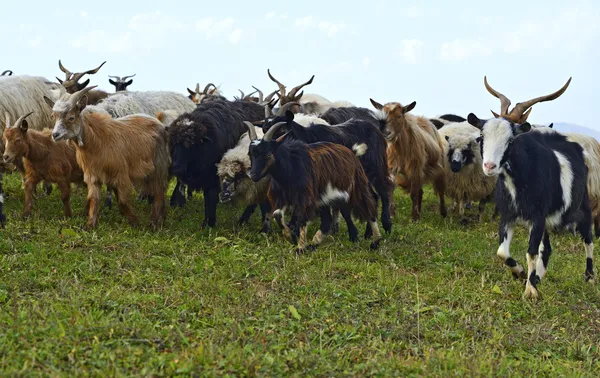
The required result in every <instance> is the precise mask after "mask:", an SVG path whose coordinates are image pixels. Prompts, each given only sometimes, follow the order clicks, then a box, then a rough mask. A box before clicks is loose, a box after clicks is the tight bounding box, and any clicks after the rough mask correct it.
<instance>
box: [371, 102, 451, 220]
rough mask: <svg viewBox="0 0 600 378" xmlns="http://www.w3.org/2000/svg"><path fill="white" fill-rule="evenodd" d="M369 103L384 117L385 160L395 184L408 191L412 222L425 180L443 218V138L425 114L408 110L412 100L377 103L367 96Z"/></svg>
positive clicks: (418, 213)
mask: <svg viewBox="0 0 600 378" xmlns="http://www.w3.org/2000/svg"><path fill="white" fill-rule="evenodd" d="M371 104H373V106H374V107H375V109H377V110H379V111H380V112H381V114H380V115H379V118H380V119H382V120H385V121H386V128H385V135H386V138H387V140H388V148H387V157H388V164H389V166H390V168H391V170H392V173H393V174H394V175H395V177H396V184H398V185H399V186H401V187H402V188H403V189H404V190H406V191H408V192H409V193H410V197H411V200H412V220H413V222H416V221H418V220H419V219H420V218H421V202H422V199H423V185H424V184H425V183H427V182H432V184H433V189H434V192H435V193H436V194H437V195H438V196H439V197H440V215H441V216H442V217H443V218H445V217H446V215H447V209H446V203H445V199H444V192H445V189H446V174H445V170H444V164H445V160H444V156H443V154H444V152H443V151H444V139H443V138H442V137H441V136H440V134H439V133H438V131H437V129H436V128H435V126H433V124H432V123H431V122H430V121H429V120H428V119H427V118H425V117H417V116H413V115H411V114H408V112H410V111H411V110H412V109H414V107H415V106H416V105H417V103H416V102H415V101H413V102H412V103H410V104H408V105H406V106H402V105H401V104H400V103H397V102H389V103H387V104H385V105H381V104H380V103H378V102H377V101H374V100H373V99H371Z"/></svg>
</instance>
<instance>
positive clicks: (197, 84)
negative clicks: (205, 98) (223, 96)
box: [195, 83, 200, 93]
mask: <svg viewBox="0 0 600 378" xmlns="http://www.w3.org/2000/svg"><path fill="white" fill-rule="evenodd" d="M195 90H196V93H200V83H196V89H195Z"/></svg>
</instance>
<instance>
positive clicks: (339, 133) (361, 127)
mask: <svg viewBox="0 0 600 378" xmlns="http://www.w3.org/2000/svg"><path fill="white" fill-rule="evenodd" d="M297 105H298V103H295V102H289V103H287V104H285V105H284V106H282V107H281V108H280V110H279V113H278V116H276V117H275V118H273V119H271V120H268V121H267V122H265V124H264V125H263V131H265V132H266V131H267V130H268V129H269V128H270V127H272V126H271V125H273V124H276V123H279V122H284V125H285V127H284V128H282V130H283V129H286V130H289V131H290V135H289V138H293V139H297V140H301V141H303V142H305V143H315V142H333V143H338V144H342V145H344V146H346V147H347V148H352V146H353V145H355V144H361V143H364V144H366V145H367V146H368V149H367V152H366V154H365V156H363V157H362V158H361V160H360V161H361V163H362V164H363V168H364V170H365V172H366V174H367V177H368V179H369V183H370V185H371V186H372V187H373V188H374V191H373V190H371V189H370V190H369V191H370V192H371V193H372V194H373V195H374V196H375V195H378V196H379V197H380V198H381V205H382V212H381V221H382V224H383V228H384V230H385V231H386V232H388V233H389V232H391V228H392V221H391V216H390V202H392V191H393V183H392V182H391V180H390V178H389V176H390V175H389V169H388V164H387V160H386V141H385V138H384V137H383V135H382V133H381V132H380V131H379V129H378V126H377V124H378V121H377V120H376V119H375V118H374V117H371V119H370V120H369V119H367V120H364V119H354V118H352V119H350V120H348V121H346V122H343V123H341V124H337V125H333V126H331V125H329V124H327V122H320V121H319V119H318V118H317V119H316V122H308V124H307V125H306V126H302V125H300V124H299V123H298V122H295V116H294V113H293V112H292V111H291V110H289V109H291V108H292V107H294V106H297ZM304 118H305V119H306V116H304ZM309 120H310V118H309ZM370 232H371V230H370V227H369V226H367V234H366V235H365V237H369V236H370Z"/></svg>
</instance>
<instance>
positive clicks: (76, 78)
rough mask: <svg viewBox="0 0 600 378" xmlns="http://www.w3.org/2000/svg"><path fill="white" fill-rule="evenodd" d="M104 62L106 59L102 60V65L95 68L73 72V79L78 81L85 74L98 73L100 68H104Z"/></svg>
mask: <svg viewBox="0 0 600 378" xmlns="http://www.w3.org/2000/svg"><path fill="white" fill-rule="evenodd" d="M104 63H106V61H104V62H102V64H101V65H99V66H98V67H96V68H94V69H91V70H87V71H84V72H77V73H75V74H73V78H72V80H73V81H74V82H76V83H77V82H79V79H81V78H82V77H83V76H84V75H93V74H95V73H97V72H98V70H99V69H100V68H102V66H103V65H104Z"/></svg>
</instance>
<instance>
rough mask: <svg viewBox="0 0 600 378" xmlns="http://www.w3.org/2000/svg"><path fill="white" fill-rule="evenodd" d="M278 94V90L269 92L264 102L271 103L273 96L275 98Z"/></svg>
mask: <svg viewBox="0 0 600 378" xmlns="http://www.w3.org/2000/svg"><path fill="white" fill-rule="evenodd" d="M277 92H279V89H277V90H275V91H273V92H271V93H270V94H269V95H268V96H267V97H265V100H264V102H271V99H272V98H273V96H275V93H277Z"/></svg>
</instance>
